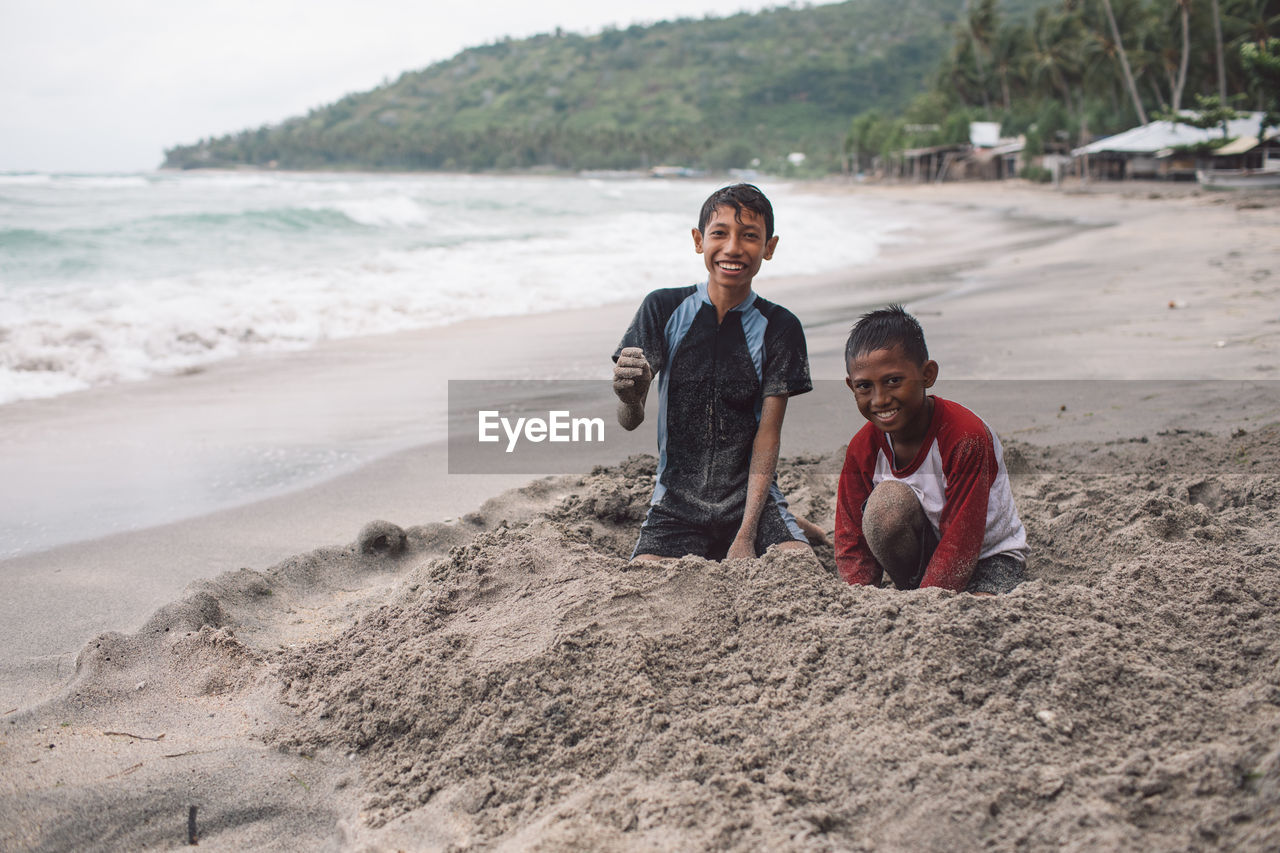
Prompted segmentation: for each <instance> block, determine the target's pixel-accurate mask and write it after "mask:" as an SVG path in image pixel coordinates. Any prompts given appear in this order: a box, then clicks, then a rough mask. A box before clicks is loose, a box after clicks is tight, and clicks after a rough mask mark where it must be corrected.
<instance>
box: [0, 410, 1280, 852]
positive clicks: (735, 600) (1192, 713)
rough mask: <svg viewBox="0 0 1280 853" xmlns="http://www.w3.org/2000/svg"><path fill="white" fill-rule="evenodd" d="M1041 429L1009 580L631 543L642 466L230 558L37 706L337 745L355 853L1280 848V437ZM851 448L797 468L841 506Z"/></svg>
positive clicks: (61, 826) (233, 836)
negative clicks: (633, 559)
mask: <svg viewBox="0 0 1280 853" xmlns="http://www.w3.org/2000/svg"><path fill="white" fill-rule="evenodd" d="M1008 445H1009V447H1008V461H1009V465H1010V470H1011V472H1012V474H1013V478H1014V486H1015V494H1016V497H1017V500H1018V502H1019V509H1020V511H1021V513H1022V516H1023V519H1024V521H1025V523H1026V525H1027V528H1028V532H1029V534H1030V539H1031V547H1032V549H1033V555H1034V556H1033V561H1032V564H1031V567H1030V573H1029V574H1030V580H1028V581H1027V582H1026V583H1024V584H1023V585H1022V586H1021V587H1019V588H1018V589H1017V590H1015V591H1014V592H1013V593H1011V594H1009V595H1007V596H1002V597H999V598H976V597H973V596H969V595H964V594H953V593H947V592H940V591H936V590H925V591H916V592H899V591H895V590H882V589H869V588H850V587H848V586H846V585H845V584H843V583H842V582H840V581H839V580H838V579H837V578H836V577H835V576H834V574H833V565H832V561H831V554H830V549H829V548H826V549H821V550H820V551H819V553H818V555H817V558H815V557H814V556H811V555H807V554H795V553H792V554H780V553H771V554H768V555H766V556H765V557H763V558H761V559H758V560H747V561H737V562H725V563H712V562H707V561H705V560H701V559H696V558H686V559H683V560H679V561H671V562H668V563H665V564H660V565H657V566H655V567H645V568H631V567H629V566H628V565H627V563H626V559H627V555H628V554H629V552H630V549H631V546H632V544H633V542H634V536H635V531H636V527H637V525H638V523H639V520H640V519H641V518H642V517H643V514H644V511H645V509H646V503H647V499H648V496H649V494H650V492H651V488H652V478H653V460H652V459H651V458H643V457H641V458H634V459H631V460H628V461H627V462H625V463H623V464H622V465H619V466H616V467H612V468H605V469H598V470H597V471H596V472H594V473H593V474H591V475H590V476H588V477H585V478H580V479H572V478H560V479H557V480H547V481H541V482H539V483H534V484H531V485H530V486H529V487H528V488H526V489H525V490H523V491H522V492H520V493H518V494H516V495H509V496H507V497H506V498H504V499H503V500H502V501H496V502H492V503H491V504H490V505H487V506H486V508H484V509H483V510H482V511H481V512H480V513H478V514H476V515H474V516H471V517H469V518H467V519H463V520H461V521H459V522H456V523H454V524H451V525H432V526H430V527H423V528H410V529H409V530H408V531H405V532H404V534H405V535H404V537H403V540H401V539H400V538H399V537H398V534H397V531H398V528H395V527H394V526H393V525H385V524H384V525H381V526H376V527H372V528H369V529H368V530H366V531H365V533H364V534H363V535H362V538H361V540H360V541H358V542H357V543H356V544H353V545H352V546H351V547H350V548H348V549H343V550H332V551H325V552H316V553H315V554H311V555H306V556H304V557H300V558H297V559H295V560H293V561H289V562H287V563H285V564H282V565H281V566H277V567H274V568H272V569H270V570H267V571H265V572H261V573H258V572H249V571H248V570H243V571H242V572H239V573H235V574H232V575H226V576H223V577H222V578H219V579H217V580H216V581H213V582H210V583H209V584H206V585H205V586H204V587H202V588H200V589H197V590H193V595H191V596H189V597H188V599H187V600H186V601H184V602H180V603H179V604H176V605H174V606H173V607H172V608H170V609H168V610H166V611H162V612H161V613H158V614H157V616H156V617H155V618H154V619H153V620H152V621H151V623H149V624H148V626H147V627H146V628H144V629H143V631H141V632H139V634H137V635H134V636H132V637H126V636H123V635H104V637H103V638H99V639H98V640H97V641H95V643H94V644H91V645H90V648H88V649H86V651H85V653H84V654H83V655H82V659H81V663H80V672H79V674H78V676H77V680H76V681H75V682H74V683H73V685H72V686H71V687H70V688H69V689H68V691H67V693H66V694H64V696H63V698H62V699H60V700H59V701H58V702H57V703H54V705H53V706H50V707H49V708H45V709H37V710H36V711H35V712H32V713H31V714H28V715H24V716H23V717H22V718H21V719H20V720H15V721H14V722H13V723H12V724H11V725H10V726H9V727H7V728H9V729H10V732H9V734H10V735H11V736H15V737H16V735H17V734H18V730H19V729H20V728H21V729H22V730H23V731H25V730H27V729H28V728H29V729H30V730H31V731H34V730H35V727H37V726H39V725H41V724H42V723H43V724H45V725H48V721H49V720H51V719H56V718H58V717H59V716H61V717H67V718H69V719H71V720H72V724H73V726H75V727H88V726H90V725H91V724H92V721H95V720H96V721H99V722H98V723H97V724H98V725H100V726H101V725H102V723H101V722H100V721H101V720H102V719H103V718H104V714H118V713H121V712H120V708H122V707H129V708H134V709H136V708H137V707H138V703H139V701H140V699H139V695H140V694H146V693H147V692H148V691H149V690H151V689H153V688H152V687H151V686H148V687H144V688H141V689H140V688H138V687H137V684H138V682H142V681H145V682H147V684H148V685H155V686H156V687H155V689H156V690H157V691H159V692H162V693H163V695H164V697H165V703H167V704H165V707H166V708H169V710H168V711H166V712H165V713H169V714H170V715H172V716H171V718H172V719H175V720H176V719H179V718H181V715H182V714H187V717H188V718H189V717H190V716H191V715H192V714H194V713H195V712H193V711H192V710H191V709H192V708H193V707H198V710H199V711H200V712H203V711H204V709H205V708H207V707H208V703H209V702H211V701H213V700H215V699H216V700H217V702H219V703H221V704H220V705H219V708H222V709H225V708H231V709H238V710H239V712H240V713H241V714H242V715H243V716H244V717H245V721H244V722H242V723H241V725H240V728H239V730H238V731H239V734H238V735H236V736H237V737H239V740H238V741H236V743H238V744H241V746H242V747H243V745H244V744H252V745H253V747H254V748H255V749H258V750H260V752H261V753H262V754H263V755H265V756H268V757H269V762H280V764H279V768H280V769H279V771H278V772H279V773H281V774H283V773H284V772H285V770H286V769H287V768H292V769H288V772H289V773H290V774H295V773H300V772H301V771H300V770H298V769H297V768H298V767H300V766H307V767H309V768H311V771H312V776H309V777H307V778H309V779H312V780H313V781H312V782H311V783H310V784H309V786H308V787H307V791H306V793H305V794H304V793H302V791H301V789H298V790H297V791H295V792H294V796H295V798H300V799H301V800H302V802H301V803H300V805H302V806H307V807H308V808H310V809H311V811H310V812H309V814H311V815H312V823H311V824H310V829H309V830H306V831H304V830H301V829H298V828H296V827H295V828H292V829H291V830H290V832H291V833H293V834H292V835H291V836H290V838H291V841H298V842H300V841H301V840H302V839H304V838H313V839H315V840H316V841H317V842H318V841H321V840H333V838H334V837H335V836H337V837H339V838H340V840H341V841H342V843H343V844H344V845H345V846H349V847H354V848H367V849H413V850H448V849H466V848H483V849H492V848H504V849H547V850H558V849H591V850H639V849H652V848H659V849H717V850H744V851H745V850H761V849H769V850H850V849H852V850H859V849H867V850H870V849H876V850H954V849H973V848H979V847H980V848H984V849H992V850H1027V849H1031V850H1044V849H1061V848H1067V849H1079V850H1092V849H1115V848H1124V849H1140V848H1141V849H1206V848H1212V849H1246V850H1266V849H1275V848H1276V847H1277V846H1280V681H1278V678H1277V676H1278V675H1280V546H1278V545H1277V542H1278V541H1280V536H1278V535H1277V534H1278V533H1280V481H1277V478H1276V477H1275V473H1274V472H1275V471H1276V470H1277V467H1278V464H1280V429H1277V428H1270V429H1266V430H1260V431H1257V432H1254V433H1249V434H1244V433H1238V434H1237V435H1235V436H1232V437H1229V438H1227V437H1220V436H1212V435H1207V434H1199V433H1172V434H1166V435H1154V436H1148V437H1147V438H1145V439H1142V440H1138V441H1126V442H1117V443H1112V444H1073V445H1066V446H1059V447H1053V448H1044V447H1036V446H1032V445H1027V444H1021V443H1017V442H1009V443H1008ZM837 464H838V460H837V458H836V457H834V456H831V457H807V458H801V459H791V460H786V461H784V463H783V468H782V479H783V485H784V487H785V488H787V489H788V490H789V492H790V494H791V495H792V497H793V498H794V503H795V505H796V506H797V508H798V509H799V510H800V511H801V512H803V513H805V514H806V515H808V516H809V517H811V518H814V519H817V520H825V521H826V522H827V523H828V524H829V523H830V522H829V519H830V515H831V507H832V499H833V496H832V491H833V489H834V479H835V478H834V475H833V474H832V473H831V471H832V470H834V467H833V466H834V465H837ZM379 537H382V538H381V539H379ZM401 544H402V545H403V548H402V549H401V547H400V545H401ZM308 613H309V614H310V615H307V614H308ZM286 614H288V615H292V616H294V617H297V618H296V620H295V621H296V622H297V624H296V625H294V624H293V623H292V622H291V620H290V619H287V618H284V617H285V615H286ZM299 614H302V615H301V616H300V615H299ZM304 616H305V618H303V617H304ZM183 697H186V698H185V699H184V698H183ZM184 703H185V704H184ZM192 703H196V704H194V705H193V704H192ZM201 703H203V704H201ZM184 708H185V709H186V710H182V709H184ZM104 709H105V710H104ZM153 713H154V709H153ZM135 716H136V715H135ZM46 734H47V733H46ZM33 737H35V736H34V735H33ZM227 737H229V738H231V737H232V734H228V735H227ZM11 739H13V738H12V737H11ZM18 739H19V740H20V738H18ZM24 743H25V742H24ZM33 743H34V741H33ZM10 751H11V752H15V753H18V752H21V748H19V747H10ZM15 757H19V758H20V757H21V756H20V755H16V756H15ZM264 760H266V759H264ZM290 762H292V763H290ZM300 762H301V764H300ZM237 766H240V765H237ZM272 766H275V765H272ZM205 772H206V773H212V774H214V775H217V774H229V773H232V772H233V769H232V763H231V762H223V763H222V764H217V765H214V766H212V769H210V767H209V766H207V765H206V767H205ZM240 772H243V771H240ZM166 778H167V777H166ZM219 778H221V777H219ZM104 784H105V783H103V782H95V783H93V784H90V783H88V782H85V783H84V784H82V785H80V786H70V787H69V788H67V789H65V790H63V792H62V793H61V794H60V795H57V794H54V793H52V792H45V793H44V794H43V795H42V796H43V797H44V799H42V800H41V803H43V804H47V806H46V805H42V806H41V807H40V809H38V810H37V811H36V812H35V813H36V814H37V815H38V816H39V817H40V819H41V820H43V821H45V822H44V823H42V824H40V825H39V827H37V828H33V824H32V821H31V820H27V821H25V822H21V823H20V825H21V826H22V828H23V831H24V832H25V833H26V834H25V835H23V836H21V838H23V839H24V840H25V841H29V842H33V843H32V844H31V846H39V845H40V844H41V843H45V844H46V845H47V844H49V843H51V841H52V840H53V839H59V840H66V839H68V838H73V837H74V832H73V831H72V830H71V829H69V828H68V827H70V826H71V819H69V818H67V819H62V820H59V819H58V818H57V817H56V814H57V809H58V808H61V809H69V808H74V807H75V806H76V805H77V804H79V803H83V802H85V800H86V799H87V798H88V797H90V795H91V794H93V793H94V792H98V794H97V795H99V796H100V792H101V789H102V788H101V786H102V785H104ZM95 786H97V787H95ZM273 795H274V796H276V797H277V798H280V797H281V796H284V795H281V794H279V793H278V792H277V793H275V794H273ZM18 796H19V795H15V794H6V795H5V796H4V797H3V798H2V799H0V802H8V803H9V804H10V805H12V804H13V803H15V802H17V799H16V797H18ZM259 796H263V794H262V793H261V792H259ZM285 801H287V797H286V800H285ZM259 819H262V820H265V819H267V818H262V817H261V816H259ZM250 822H251V820H250V818H247V817H243V815H242V818H241V823H240V824H237V823H236V821H235V818H234V817H233V816H227V817H226V818H225V820H223V822H222V823H215V824H212V825H210V826H208V827H206V829H205V830H204V831H205V833H206V837H214V836H215V835H217V834H218V833H221V838H222V839H223V840H224V841H226V842H228V843H233V842H235V841H237V840H244V839H246V838H252V836H248V835H245V834H243V833H245V832H247V830H246V829H245V826H247V825H248V824H249V823H250ZM335 826H337V827H338V829H335ZM277 829H278V825H277ZM237 832H239V833H242V834H240V835H237ZM15 837H17V836H15ZM117 837H121V838H125V839H132V840H135V841H140V842H143V844H144V845H145V844H159V843H161V842H159V841H157V840H156V838H157V837H158V836H148V835H145V834H141V833H135V834H134V835H131V836H130V835H127V834H126V835H119V834H118V835H117ZM166 837H167V836H166ZM258 840H259V841H260V840H261V838H260V837H259V838H258Z"/></svg>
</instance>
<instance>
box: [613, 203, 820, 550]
mask: <svg viewBox="0 0 1280 853" xmlns="http://www.w3.org/2000/svg"><path fill="white" fill-rule="evenodd" d="M777 244H778V238H777V237H776V236H775V235H774V233H773V208H772V206H771V205H770V204H769V200H768V199H767V198H765V196H764V194H763V193H762V192H760V190H759V189H757V188H756V187H754V186H751V185H750V184H737V185H735V186H730V187H725V188H724V189H721V190H718V191H717V192H715V193H713V194H712V195H711V197H710V198H708V199H707V200H706V202H705V203H704V204H703V206H702V211H701V214H700V216H699V218H698V227H697V228H695V229H693V246H694V250H695V251H696V252H697V253H698V254H700V255H702V256H703V259H704V260H705V262H706V267H707V280H706V281H705V282H703V283H702V284H698V285H690V286H688V287H673V288H667V289H663V290H655V291H653V292H652V293H650V294H649V295H648V296H646V297H645V299H644V302H643V303H641V305H640V310H638V311H637V312H636V316H635V319H633V320H632V321H631V325H630V327H628V328H627V331H626V333H625V334H624V335H623V336H622V342H621V343H620V344H619V345H618V349H617V351H616V352H615V353H614V355H613V359H614V361H615V362H616V365H615V367H614V372H613V388H614V392H615V393H616V394H617V395H618V400H619V403H618V422H619V423H620V424H621V425H622V426H623V427H624V428H625V429H629V430H630V429H635V428H636V427H637V426H639V425H640V423H641V421H643V420H644V404H645V399H646V398H647V396H648V392H649V385H650V383H651V382H652V380H653V379H654V378H655V377H656V378H657V381H658V419H659V420H658V482H657V485H656V487H655V488H654V492H653V499H652V501H651V502H650V507H649V514H648V516H647V517H646V518H645V522H644V525H643V526H642V527H641V529H640V539H639V541H638V542H637V543H636V548H635V553H634V555H633V559H636V560H645V559H659V558H662V557H682V556H684V555H685V554H697V555H699V556H703V557H708V558H711V559H721V558H741V557H755V556H759V555H760V554H762V553H764V551H765V549H766V548H768V547H769V546H771V545H777V546H778V547H783V548H807V547H808V540H807V539H806V538H805V535H804V533H803V532H802V531H801V528H800V526H799V524H798V523H797V521H796V519H795V517H794V516H793V515H792V514H791V513H790V512H789V511H788V510H787V501H786V499H785V498H784V497H783V496H782V492H781V491H780V490H779V489H778V486H777V483H776V482H775V481H774V480H775V477H774V473H775V469H776V467H777V463H778V446H779V442H780V435H781V431H782V420H783V417H784V415H785V414H786V410H787V398H788V397H790V396H791V395H793V394H803V393H804V392H805V391H809V390H811V389H812V388H813V385H812V383H811V382H810V380H809V357H808V353H807V350H806V348H805V340H804V330H803V329H802V328H801V327H800V321H799V320H797V319H796V317H795V315H794V314H792V313H791V312H790V311H788V310H787V309H785V308H783V307H782V306H780V305H775V304H774V303H772V302H769V301H768V300H766V299H763V298H761V297H759V296H757V295H756V294H755V292H754V291H752V289H751V282H752V279H754V278H755V275H756V273H757V272H759V270H760V265H761V264H762V263H763V262H764V261H766V260H769V259H770V258H771V257H773V252H774V248H775V247H776V246H777Z"/></svg>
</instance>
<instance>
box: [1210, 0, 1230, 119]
mask: <svg viewBox="0 0 1280 853" xmlns="http://www.w3.org/2000/svg"><path fill="white" fill-rule="evenodd" d="M1209 2H1210V5H1211V7H1212V9H1213V49H1214V53H1215V54H1216V55H1217V59H1218V99H1219V100H1220V101H1222V102H1223V103H1224V104H1225V103H1226V102H1227V63H1226V59H1225V58H1224V54H1225V51H1224V50H1223V47H1222V10H1221V9H1219V8H1218V0H1209Z"/></svg>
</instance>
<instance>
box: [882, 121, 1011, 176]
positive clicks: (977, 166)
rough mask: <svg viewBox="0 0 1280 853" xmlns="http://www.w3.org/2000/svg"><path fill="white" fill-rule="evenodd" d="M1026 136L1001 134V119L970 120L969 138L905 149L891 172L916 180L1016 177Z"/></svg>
mask: <svg viewBox="0 0 1280 853" xmlns="http://www.w3.org/2000/svg"><path fill="white" fill-rule="evenodd" d="M1025 146H1026V139H1025V138H1024V137H1021V136H1018V137H1001V136H1000V123H999V122H994V121H974V122H970V123H969V141H968V142H963V143H955V144H952V145H933V146H930V147H927V148H911V149H908V150H906V151H903V152H902V153H901V154H900V155H899V156H898V157H897V158H895V161H894V162H893V163H891V164H890V167H889V169H888V170H887V173H888V176H890V177H895V178H899V179H901V180H907V181H912V182H917V183H925V182H928V183H942V182H943V181H982V180H985V181H998V180H1003V179H1005V178H1013V177H1017V174H1018V157H1019V155H1020V154H1021V153H1022V149H1023V148H1024V147H1025Z"/></svg>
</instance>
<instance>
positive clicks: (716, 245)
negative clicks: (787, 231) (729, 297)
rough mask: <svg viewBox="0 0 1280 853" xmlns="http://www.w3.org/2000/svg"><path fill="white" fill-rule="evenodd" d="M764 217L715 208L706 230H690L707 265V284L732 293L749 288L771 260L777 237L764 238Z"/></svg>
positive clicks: (754, 213) (750, 211) (746, 211)
mask: <svg viewBox="0 0 1280 853" xmlns="http://www.w3.org/2000/svg"><path fill="white" fill-rule="evenodd" d="M765 233H766V231H765V221H764V217H762V216H760V214H758V213H756V212H755V211H753V210H748V209H746V208H743V209H742V210H741V211H736V210H734V209H733V208H732V207H730V206H727V205H726V206H721V207H717V208H716V209H715V210H714V211H712V213H711V216H710V217H708V219H707V224H706V227H705V228H704V229H703V230H701V231H699V230H698V229H697V228H695V229H693V248H694V249H695V250H696V251H697V253H698V254H700V255H702V257H703V260H704V261H705V262H706V265H707V283H708V285H709V286H711V287H723V288H728V289H731V290H737V289H740V288H750V287H751V281H752V279H754V278H755V277H756V273H758V272H759V271H760V265H761V264H762V263H764V262H765V261H767V260H769V259H770V258H772V257H773V250H774V247H775V246H777V245H778V238H777V236H776V235H775V236H773V237H766V236H765Z"/></svg>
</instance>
